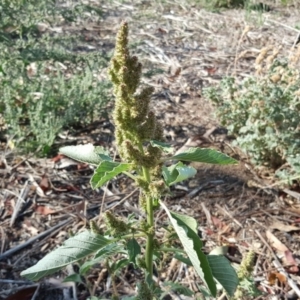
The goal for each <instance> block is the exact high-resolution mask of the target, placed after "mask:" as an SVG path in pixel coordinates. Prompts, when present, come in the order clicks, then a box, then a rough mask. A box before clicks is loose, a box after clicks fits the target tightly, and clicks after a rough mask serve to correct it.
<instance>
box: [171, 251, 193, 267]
mask: <svg viewBox="0 0 300 300" xmlns="http://www.w3.org/2000/svg"><path fill="white" fill-rule="evenodd" d="M174 258H176V259H177V260H179V261H181V262H183V263H184V264H186V265H187V266H192V263H191V260H190V259H189V258H187V257H185V256H183V255H182V254H180V253H176V254H175V256H174Z"/></svg>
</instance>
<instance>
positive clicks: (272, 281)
mask: <svg viewBox="0 0 300 300" xmlns="http://www.w3.org/2000/svg"><path fill="white" fill-rule="evenodd" d="M276 280H278V281H279V282H280V283H282V284H284V283H286V277H285V276H284V275H283V274H281V273H278V272H272V273H270V274H269V276H268V281H269V284H270V285H274V284H275V283H276Z"/></svg>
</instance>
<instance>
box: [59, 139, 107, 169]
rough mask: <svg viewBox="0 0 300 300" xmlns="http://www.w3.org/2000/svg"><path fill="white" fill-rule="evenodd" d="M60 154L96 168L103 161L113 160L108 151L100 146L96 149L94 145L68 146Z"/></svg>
mask: <svg viewBox="0 0 300 300" xmlns="http://www.w3.org/2000/svg"><path fill="white" fill-rule="evenodd" d="M59 152H60V153H61V154H64V155H66V156H68V157H70V158H72V159H74V160H77V161H80V162H84V163H87V164H91V165H95V166H98V165H99V163H100V162H101V161H103V160H112V159H111V158H110V157H109V152H108V151H107V150H105V149H104V148H103V147H100V146H97V147H94V145H92V144H85V145H77V146H66V147H62V148H60V149H59Z"/></svg>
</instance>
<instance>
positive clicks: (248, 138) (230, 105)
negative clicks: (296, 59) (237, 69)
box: [205, 60, 300, 178]
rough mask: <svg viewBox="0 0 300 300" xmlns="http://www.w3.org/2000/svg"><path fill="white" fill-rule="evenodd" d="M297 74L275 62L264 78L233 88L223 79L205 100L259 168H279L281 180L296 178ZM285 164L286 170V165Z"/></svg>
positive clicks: (299, 153)
mask: <svg viewBox="0 0 300 300" xmlns="http://www.w3.org/2000/svg"><path fill="white" fill-rule="evenodd" d="M299 86H300V79H299V72H298V71H297V70H296V69H293V68H292V67H290V66H289V65H288V64H287V62H282V61H279V60H276V61H274V62H273V64H272V66H271V67H270V68H269V70H268V72H267V74H266V75H265V76H263V77H251V78H248V79H245V80H243V81H242V82H241V83H237V82H236V80H235V79H234V78H232V77H229V78H224V79H223V80H222V82H221V84H220V88H219V89H217V88H208V89H206V90H205V95H206V96H207V97H208V98H209V99H210V100H211V101H213V102H214V103H215V104H216V112H217V116H218V117H219V119H220V121H221V124H222V125H224V126H226V127H227V129H228V130H229V132H230V133H231V134H233V135H235V136H236V141H235V142H236V144H237V145H239V146H240V147H241V148H242V149H243V150H244V151H245V152H247V153H248V154H249V156H250V157H251V159H252V161H253V162H254V163H255V164H257V165H267V166H269V167H271V168H274V169H278V168H279V167H282V166H283V165H285V167H284V168H281V171H280V174H281V175H284V177H285V178H288V177H290V176H296V177H297V175H298V176H299V175H300V168H299V159H300V127H299V124H300V97H299ZM286 163H287V164H286Z"/></svg>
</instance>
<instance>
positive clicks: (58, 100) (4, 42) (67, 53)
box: [0, 0, 110, 154]
mask: <svg viewBox="0 0 300 300" xmlns="http://www.w3.org/2000/svg"><path fill="white" fill-rule="evenodd" d="M83 12H89V15H88V16H89V17H92V18H93V19H94V20H98V19H99V18H100V17H101V11H100V10H99V8H97V7H95V8H94V9H93V8H92V7H90V6H86V5H83V4H80V5H79V4H78V5H75V6H72V7H70V8H68V7H64V6H63V5H62V4H59V3H58V2H56V1H46V0H44V1H43V0H29V1H21V0H19V1H3V2H1V3H0V90H1V92H0V115H2V118H3V119H4V122H5V126H6V129H5V131H4V132H2V135H3V134H8V135H9V136H10V137H11V138H13V139H14V141H15V145H16V146H17V148H20V149H23V150H26V151H32V150H34V149H36V148H37V147H38V146H40V147H41V148H42V152H40V153H41V154H47V153H48V152H49V150H50V147H51V145H52V144H53V142H54V139H55V137H56V135H57V133H58V132H59V131H60V130H61V129H62V128H63V127H70V126H74V125H86V124H88V123H90V122H92V121H93V120H94V119H98V118H99V116H100V114H101V113H103V110H104V107H105V104H106V103H107V102H108V100H109V97H110V96H109V95H110V92H109V91H110V84H109V83H108V81H103V80H99V79H98V78H97V75H98V74H99V72H100V71H101V69H103V68H104V67H105V66H106V65H107V62H108V59H109V58H108V57H107V56H106V55H104V54H103V53H101V51H99V50H95V51H94V52H88V53H87V52H85V53H82V52H78V51H76V47H77V46H78V45H79V46H80V43H81V40H82V37H81V36H80V35H79V34H76V33H73V34H71V33H59V32H58V33H54V32H52V31H51V30H50V31H46V32H44V33H42V32H40V30H39V29H38V25H39V24H40V23H43V24H46V25H47V26H50V27H51V26H53V27H55V26H56V27H60V26H61V27H63V26H69V25H70V26H71V25H72V23H70V22H75V21H76V22H77V23H80V22H83V21H84V18H85V14H83ZM82 44H84V41H83V42H82ZM74 48H75V49H74ZM73 49H74V50H73ZM0 133H1V132H0Z"/></svg>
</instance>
